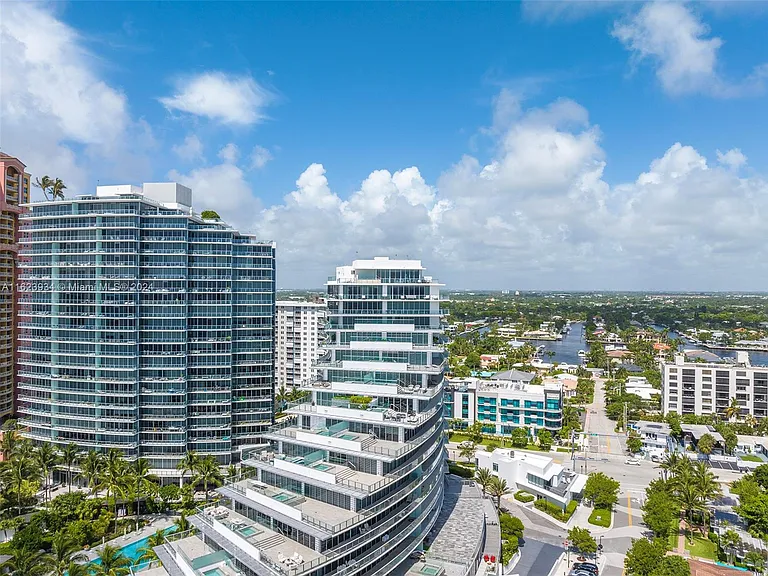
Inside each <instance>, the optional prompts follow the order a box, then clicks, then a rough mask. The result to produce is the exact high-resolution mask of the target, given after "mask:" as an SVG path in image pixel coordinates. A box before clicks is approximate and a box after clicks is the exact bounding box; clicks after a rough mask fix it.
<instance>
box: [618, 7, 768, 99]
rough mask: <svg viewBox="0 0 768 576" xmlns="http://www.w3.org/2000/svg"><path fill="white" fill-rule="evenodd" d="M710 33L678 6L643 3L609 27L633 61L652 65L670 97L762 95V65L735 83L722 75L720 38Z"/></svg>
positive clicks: (766, 73)
mask: <svg viewBox="0 0 768 576" xmlns="http://www.w3.org/2000/svg"><path fill="white" fill-rule="evenodd" d="M710 32H711V31H710V29H709V27H708V26H707V25H706V24H705V23H704V22H703V20H702V19H701V17H700V16H699V15H698V14H696V13H695V12H694V9H693V8H692V7H691V6H690V5H687V4H683V3H681V2H648V3H646V4H643V5H642V8H640V10H639V11H638V12H637V13H636V14H634V15H632V16H631V17H629V18H627V19H625V20H621V21H617V22H616V23H615V24H614V28H613V36H614V37H615V38H617V39H618V40H619V41H621V43H622V44H623V45H624V47H625V48H626V49H627V50H629V51H630V52H631V53H632V57H633V59H634V61H635V62H636V63H639V62H642V61H645V60H647V61H650V62H651V63H652V65H653V66H654V67H655V69H656V76H657V78H658V80H659V82H660V83H661V86H662V88H663V89H664V91H665V92H667V93H669V94H672V95H683V94H691V93H707V94H711V95H713V96H717V97H735V96H741V95H749V94H754V93H757V92H760V91H762V89H763V82H764V80H765V78H766V77H767V76H768V68H766V66H765V65H764V64H761V65H759V66H757V67H756V68H755V70H754V72H753V73H752V74H751V75H750V76H749V77H747V78H745V79H743V80H740V81H737V82H732V81H728V80H726V79H725V78H723V77H722V75H721V74H720V71H719V69H718V68H719V62H718V51H719V50H720V47H721V46H722V45H723V40H722V39H721V38H719V37H717V36H712V35H711V33H710Z"/></svg>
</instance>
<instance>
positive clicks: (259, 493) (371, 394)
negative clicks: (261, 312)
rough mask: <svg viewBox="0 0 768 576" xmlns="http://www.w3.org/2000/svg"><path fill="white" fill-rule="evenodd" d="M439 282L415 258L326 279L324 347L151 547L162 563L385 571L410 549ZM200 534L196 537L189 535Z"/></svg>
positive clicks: (424, 496)
mask: <svg viewBox="0 0 768 576" xmlns="http://www.w3.org/2000/svg"><path fill="white" fill-rule="evenodd" d="M440 286H441V285H440V284H438V283H437V282H435V281H434V280H433V279H432V278H430V277H429V276H425V275H424V268H423V267H422V265H421V262H418V261H415V260H390V259H388V258H375V259H373V260H356V261H354V262H353V263H352V265H351V266H342V267H339V268H337V269H336V275H335V276H333V277H331V278H330V279H329V281H328V295H327V302H328V323H327V325H326V334H327V341H326V342H325V343H324V344H323V348H324V349H326V350H327V351H328V352H327V354H326V355H325V356H323V357H322V358H321V359H320V360H319V361H318V362H317V364H316V366H317V368H318V370H319V376H318V377H316V378H315V379H313V380H309V381H307V382H304V383H302V385H301V389H302V390H303V391H304V392H305V394H306V395H305V397H304V398H303V399H301V400H299V401H297V402H294V403H290V404H288V405H286V406H283V413H284V414H285V416H284V417H282V418H279V419H278V420H277V421H276V423H275V425H274V426H273V427H272V428H271V429H270V430H269V432H267V433H266V434H265V435H264V439H265V440H268V441H269V442H270V444H271V446H270V447H268V448H266V447H265V448H259V449H254V450H253V451H251V454H250V457H247V458H245V459H244V460H243V478H240V479H237V480H235V481H232V482H229V483H228V484H227V485H225V486H224V487H222V488H219V492H220V494H221V495H223V496H224V497H225V499H224V500H223V502H227V504H226V506H222V505H221V504H217V505H214V506H212V507H209V508H206V509H205V510H203V511H202V512H201V513H199V514H197V515H195V516H193V517H191V519H190V520H191V522H192V524H193V525H195V526H196V527H197V528H198V529H199V530H200V536H199V537H198V536H194V537H190V538H187V539H180V540H176V541H174V542H170V543H168V544H166V545H164V546H163V547H162V548H161V549H160V550H159V552H158V554H159V556H160V557H161V559H162V560H163V565H164V566H165V568H166V570H168V573H169V574H181V573H183V574H189V573H190V570H192V571H194V570H195V569H196V568H197V569H199V570H200V571H201V572H203V571H205V570H208V568H207V566H212V565H213V564H214V563H215V562H218V563H221V564H222V565H223V566H226V568H222V570H223V571H225V574H229V573H230V572H229V570H230V569H232V570H233V573H234V572H239V573H243V574H246V575H247V576H256V575H267V574H269V575H281V574H282V575H286V576H298V575H300V574H302V575H303V574H307V575H310V574H311V575H313V576H320V575H325V574H345V575H349V576H352V575H363V574H366V575H371V576H385V575H387V574H392V573H394V572H396V570H397V569H398V567H400V566H401V564H403V562H404V561H405V560H406V559H407V558H408V557H409V556H410V555H412V554H413V553H414V552H415V551H416V550H420V549H421V548H422V545H423V543H424V540H425V538H426V537H427V535H428V534H429V532H430V529H431V528H432V527H433V525H434V524H435V521H436V520H437V518H438V513H439V512H440V508H441V505H442V502H443V493H444V475H445V449H444V428H443V380H444V377H443V374H444V371H445V368H446V356H445V351H444V348H443V346H442V341H441V338H442V324H441V314H442V312H441V310H440ZM200 539H202V540H203V544H204V545H201V542H200Z"/></svg>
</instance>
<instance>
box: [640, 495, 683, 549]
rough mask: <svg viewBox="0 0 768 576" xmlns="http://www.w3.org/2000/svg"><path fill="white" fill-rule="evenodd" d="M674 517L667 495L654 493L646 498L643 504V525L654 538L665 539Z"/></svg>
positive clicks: (675, 514) (673, 510) (673, 508)
mask: <svg viewBox="0 0 768 576" xmlns="http://www.w3.org/2000/svg"><path fill="white" fill-rule="evenodd" d="M646 494H647V493H646ZM676 516H677V512H676V510H675V507H674V505H672V503H671V502H670V495H669V493H666V492H654V493H652V494H649V495H647V496H646V499H645V504H643V523H645V525H646V526H647V527H648V528H649V529H650V530H651V531H653V534H654V535H655V536H657V537H658V538H666V537H667V536H668V535H669V532H670V529H671V528H672V523H673V521H674V519H675V517H676Z"/></svg>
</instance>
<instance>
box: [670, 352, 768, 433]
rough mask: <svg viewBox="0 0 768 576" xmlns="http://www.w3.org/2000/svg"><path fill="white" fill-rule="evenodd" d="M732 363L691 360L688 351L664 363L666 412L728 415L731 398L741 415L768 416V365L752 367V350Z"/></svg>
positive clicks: (739, 354)
mask: <svg viewBox="0 0 768 576" xmlns="http://www.w3.org/2000/svg"><path fill="white" fill-rule="evenodd" d="M736 355H737V357H736V361H735V362H732V363H726V362H723V363H701V362H688V361H686V358H685V355H684V354H677V355H675V359H674V362H665V363H663V364H662V370H661V374H662V381H661V394H662V396H661V399H662V403H661V407H662V410H663V411H664V414H667V413H669V412H677V413H678V414H696V415H697V416H700V415H702V414H720V415H721V416H724V415H725V411H726V409H727V408H728V407H729V406H730V404H731V399H732V398H735V399H736V401H737V402H738V405H739V409H740V410H741V416H742V417H743V416H746V415H748V414H751V415H752V416H754V417H755V418H758V419H760V418H766V417H768V366H752V365H751V363H750V361H749V353H748V352H737V353H736Z"/></svg>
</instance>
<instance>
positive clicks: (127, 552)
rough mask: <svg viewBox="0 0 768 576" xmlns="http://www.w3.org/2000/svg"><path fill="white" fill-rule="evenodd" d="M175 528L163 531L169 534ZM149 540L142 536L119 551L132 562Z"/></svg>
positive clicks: (96, 561) (96, 562)
mask: <svg viewBox="0 0 768 576" xmlns="http://www.w3.org/2000/svg"><path fill="white" fill-rule="evenodd" d="M174 530H176V526H170V527H169V528H166V529H165V530H164V532H165V533H166V534H170V533H171V532H173V531H174ZM148 541H149V536H147V537H146V538H142V539H141V540H138V541H136V542H133V543H132V544H128V545H127V546H123V547H122V548H120V552H122V553H123V556H125V557H126V558H128V559H129V560H130V561H131V562H132V563H134V564H135V563H136V560H138V559H139V556H141V552H140V551H139V550H140V549H141V548H143V547H144V546H146V545H147V542H148ZM100 563H101V561H100V560H99V559H98V558H97V559H96V560H94V561H93V562H91V564H100Z"/></svg>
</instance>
